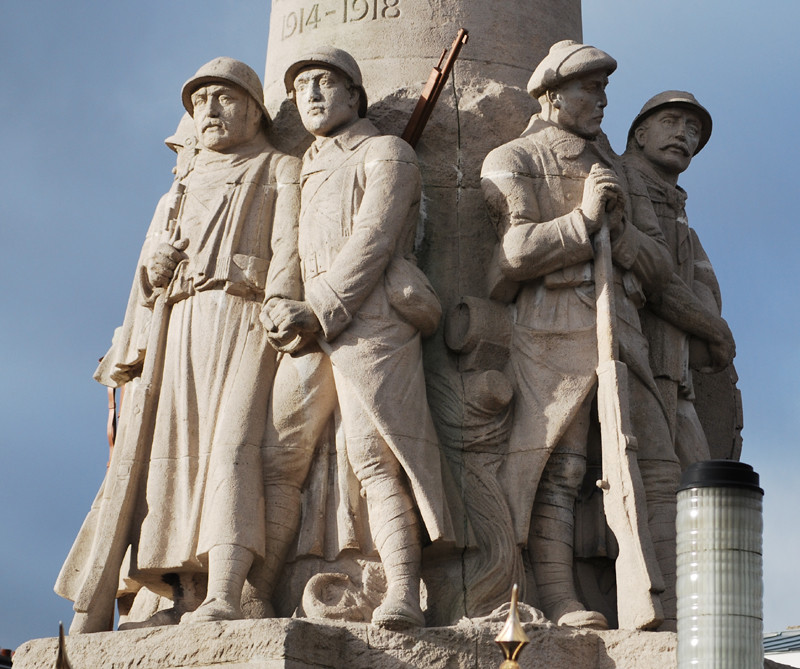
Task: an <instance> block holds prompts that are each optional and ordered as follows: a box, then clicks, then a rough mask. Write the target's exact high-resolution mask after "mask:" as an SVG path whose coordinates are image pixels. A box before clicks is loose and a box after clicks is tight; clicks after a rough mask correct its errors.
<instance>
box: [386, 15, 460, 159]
mask: <svg viewBox="0 0 800 669" xmlns="http://www.w3.org/2000/svg"><path fill="white" fill-rule="evenodd" d="M468 39H469V33H468V32H467V31H466V30H465V29H464V28H461V29H460V30H459V31H458V35H457V36H456V38H455V40H453V44H452V46H451V47H450V52H449V53H448V52H447V49H442V55H441V57H440V58H439V62H438V64H437V65H436V67H434V68H433V70H432V71H431V74H430V76H429V77H428V82H427V83H426V84H425V88H423V89H422V94H421V95H420V96H419V100H417V106H416V107H414V111H413V113H412V114H411V118H410V119H409V120H408V124H407V125H406V129H405V130H403V134H402V135H401V137H402V138H403V139H404V140H406V141H407V142H408V143H409V144H411V146H416V145H417V142H418V141H419V138H420V135H422V131H423V130H424V129H425V125H426V124H427V123H428V119H429V118H430V116H431V113H432V112H433V108H434V107H435V106H436V101H437V100H438V99H439V95H440V94H441V92H442V89H443V88H444V86H445V84H446V83H447V79H448V77H449V76H450V72H451V71H452V69H453V64H454V63H455V61H456V58H458V54H459V52H460V51H461V47H462V46H464V45H465V44H466V43H467V40H468Z"/></svg>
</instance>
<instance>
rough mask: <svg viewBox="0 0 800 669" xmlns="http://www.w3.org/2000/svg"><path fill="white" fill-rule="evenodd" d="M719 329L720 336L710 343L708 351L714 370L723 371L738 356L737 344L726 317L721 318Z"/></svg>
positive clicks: (718, 324)
mask: <svg viewBox="0 0 800 669" xmlns="http://www.w3.org/2000/svg"><path fill="white" fill-rule="evenodd" d="M717 330H718V331H719V336H718V337H717V338H716V339H715V340H713V341H710V342H709V343H708V351H709V353H710V355H711V365H712V368H713V369H714V371H722V370H723V369H725V368H726V367H727V366H728V365H730V364H731V363H732V362H733V358H734V357H735V356H736V344H735V342H734V341H733V333H732V332H731V330H730V328H729V327H728V324H727V323H726V322H725V319H724V318H720V319H719V323H717Z"/></svg>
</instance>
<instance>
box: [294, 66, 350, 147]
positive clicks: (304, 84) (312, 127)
mask: <svg viewBox="0 0 800 669" xmlns="http://www.w3.org/2000/svg"><path fill="white" fill-rule="evenodd" d="M348 83H349V82H348V80H347V78H346V77H345V76H344V75H342V74H340V73H339V72H337V71H336V70H328V69H324V68H320V67H312V68H308V69H305V70H302V71H301V72H300V74H298V75H297V76H296V77H295V79H294V92H295V101H296V102H297V110H298V111H299V112H300V119H301V120H302V121H303V125H304V126H305V128H306V130H308V131H309V132H310V133H311V134H312V135H315V136H317V137H328V136H329V135H331V134H333V133H334V132H336V131H337V130H339V129H340V128H343V127H344V126H346V125H348V124H350V123H351V122H353V121H355V120H356V119H357V118H358V91H357V90H355V88H353V87H350V86H348Z"/></svg>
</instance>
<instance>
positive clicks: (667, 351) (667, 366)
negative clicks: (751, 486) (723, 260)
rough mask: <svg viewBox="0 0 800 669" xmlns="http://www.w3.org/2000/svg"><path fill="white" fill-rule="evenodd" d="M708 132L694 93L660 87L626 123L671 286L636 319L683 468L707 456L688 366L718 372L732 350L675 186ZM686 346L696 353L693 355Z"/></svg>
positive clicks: (633, 165)
mask: <svg viewBox="0 0 800 669" xmlns="http://www.w3.org/2000/svg"><path fill="white" fill-rule="evenodd" d="M710 136H711V115H710V114H709V113H708V111H707V110H706V108H705V107H703V106H702V105H701V104H700V103H699V102H698V101H697V99H696V98H695V97H694V95H692V94H691V93H687V92H686V91H664V92H663V93H659V94H658V95H655V96H653V97H652V98H650V99H649V100H648V101H647V102H645V104H644V106H643V107H642V109H641V111H640V112H639V113H638V114H637V116H636V118H635V119H634V120H633V123H631V127H630V130H629V131H628V142H627V149H626V151H625V154H624V156H623V158H624V161H625V166H626V169H627V170H628V171H629V172H631V173H632V174H633V175H635V176H636V177H638V179H639V180H640V181H641V183H642V184H643V185H644V187H645V189H646V191H645V193H644V194H645V195H646V197H648V198H649V199H650V200H651V201H652V203H653V207H654V209H655V212H656V214H657V216H658V220H659V223H660V225H661V230H662V231H663V233H664V237H665V239H666V241H667V245H668V247H669V250H670V253H671V255H672V261H673V265H674V271H673V274H672V278H671V280H670V283H669V284H668V286H667V287H666V288H665V289H664V290H663V291H662V292H661V293H660V294H659V295H656V296H654V299H651V300H650V301H649V302H648V303H647V305H646V308H645V309H643V310H642V312H641V314H640V316H641V319H642V328H643V331H644V333H645V335H646V336H647V339H648V342H649V344H650V365H651V367H652V369H653V375H654V376H655V381H656V384H657V385H658V389H659V391H660V392H661V396H662V398H663V400H664V403H665V405H666V407H667V412H668V414H667V415H668V417H669V419H670V428H671V431H672V435H673V439H674V441H675V448H676V452H677V454H678V456H679V457H680V459H681V465H682V466H683V467H684V468H685V467H688V466H689V465H690V464H692V463H693V462H698V461H701V460H708V459H709V458H710V457H711V455H710V451H709V444H708V440H707V438H706V435H705V433H704V432H703V428H702V426H701V425H700V420H699V419H698V416H697V411H696V410H695V405H694V387H693V380H692V369H691V367H692V366H695V368H700V369H704V370H705V371H719V370H722V369H724V368H726V367H727V366H728V365H730V364H731V362H732V360H733V357H734V355H735V352H736V349H735V345H734V341H733V335H732V334H731V331H730V329H729V328H728V324H727V323H726V322H725V320H724V319H723V318H722V317H721V316H720V308H721V299H720V290H719V284H718V282H717V279H716V276H715V275H714V269H713V267H712V266H711V262H710V261H709V259H708V256H707V255H706V253H705V251H704V250H703V247H702V245H701V244H700V239H699V238H698V236H697V233H696V231H695V230H694V229H693V228H691V227H689V222H688V218H687V216H686V207H685V205H686V191H684V190H683V188H681V187H680V186H679V185H678V178H679V176H680V175H681V174H682V173H683V172H684V171H685V170H686V169H687V168H688V167H689V164H690V163H691V161H692V158H693V157H694V156H696V155H697V154H698V153H699V152H700V151H701V150H702V149H703V147H704V146H705V145H706V143H707V142H708V140H709V137H710ZM690 344H691V345H690ZM690 349H694V350H695V351H699V352H700V355H699V356H696V357H695V356H690Z"/></svg>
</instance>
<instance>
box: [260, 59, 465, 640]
mask: <svg viewBox="0 0 800 669" xmlns="http://www.w3.org/2000/svg"><path fill="white" fill-rule="evenodd" d="M285 83H286V89H287V93H288V94H289V96H290V97H292V98H293V99H294V101H295V102H296V104H297V107H298V110H299V112H300V117H301V119H302V121H303V124H304V126H305V128H306V129H307V130H308V131H309V132H310V133H311V134H312V135H314V138H315V141H314V143H313V144H312V145H311V147H310V148H309V149H308V151H307V152H306V154H305V156H304V157H303V168H302V174H301V184H302V193H301V213H300V220H299V226H298V229H299V242H298V249H299V261H300V264H301V267H302V291H303V299H302V300H297V299H287V297H286V296H285V295H280V294H276V293H272V292H271V293H270V294H269V295H268V296H267V305H266V308H265V310H264V322H265V325H267V327H268V328H269V329H270V336H271V337H272V339H273V340H274V341H275V342H276V345H277V346H284V345H291V343H292V342H294V341H297V340H298V338H299V339H300V340H304V342H305V343H304V346H302V348H298V349H296V352H295V355H293V356H286V357H284V358H283V359H282V361H281V364H280V367H279V370H278V379H277V380H276V383H275V390H274V392H273V399H272V406H271V414H270V416H271V419H270V424H271V425H272V426H274V434H273V435H272V440H271V441H270V440H268V443H267V449H266V450H265V455H264V460H265V462H267V463H269V464H268V466H267V467H266V468H265V475H266V477H267V493H266V500H267V516H268V523H267V551H268V553H270V554H271V560H272V567H271V568H270V569H268V570H267V573H266V578H265V580H264V582H263V587H262V590H261V594H262V597H264V598H265V599H267V600H268V599H269V598H270V597H271V595H272V592H273V589H274V586H275V579H276V577H277V574H278V573H279V568H280V565H281V564H282V561H283V559H284V558H285V555H286V552H287V549H288V547H289V545H290V543H291V541H292V540H293V538H294V534H295V533H296V531H297V528H298V524H299V522H300V518H299V513H300V488H301V486H302V485H303V482H304V480H305V477H306V476H307V474H308V471H309V466H310V462H311V457H312V455H313V446H314V444H315V443H316V441H317V439H318V438H319V436H320V434H321V433H322V430H323V429H324V427H325V426H326V425H327V424H328V421H329V420H330V419H331V418H332V417H333V416H334V414H335V413H336V414H337V415H339V416H340V417H341V419H340V420H341V429H342V432H343V435H344V442H345V444H344V449H345V451H346V458H347V461H348V464H349V467H350V468H352V471H353V473H354V474H355V477H356V479H357V480H358V483H359V485H360V487H361V489H362V491H363V493H364V495H365V497H366V506H367V509H368V516H369V530H370V531H371V532H370V533H371V535H372V541H373V542H374V545H375V548H376V549H377V552H378V555H379V556H380V558H381V562H382V564H383V568H384V571H385V574H386V580H387V593H386V596H385V597H384V600H383V602H382V603H381V604H380V605H379V606H378V607H377V608H376V609H375V610H374V612H373V614H372V622H373V624H377V625H381V626H384V627H389V628H402V627H409V626H417V625H423V624H424V618H423V614H422V611H421V608H420V561H421V548H422V536H423V531H424V532H425V533H426V534H427V536H428V537H429V538H430V539H431V540H434V541H435V540H442V539H451V538H452V536H453V528H452V522H451V518H450V515H449V511H448V507H447V506H446V504H445V501H444V497H443V494H442V487H443V485H442V471H441V464H440V454H439V449H438V440H437V437H436V432H435V429H434V426H433V421H432V418H431V414H430V410H429V408H428V404H427V399H426V391H425V382H424V375H423V370H422V351H421V343H420V330H426V331H428V332H430V330H431V326H432V327H433V328H434V329H435V327H436V322H437V320H438V314H439V313H440V311H437V309H438V310H440V307H439V304H438V300H436V298H435V296H434V295H433V293H432V291H430V290H429V291H428V292H427V293H426V294H428V295H430V296H431V297H432V301H431V302H430V303H429V304H428V305H423V306H422V307H421V308H418V307H419V305H418V304H417V306H416V307H415V308H408V307H409V304H407V303H405V302H404V300H406V299H408V298H412V297H414V296H412V293H414V291H415V290H416V288H424V284H425V279H424V275H422V274H421V273H420V272H419V270H418V269H417V268H416V264H415V261H414V258H413V255H412V251H413V244H414V237H415V234H416V227H417V221H418V216H419V202H420V191H421V181H420V174H419V169H418V167H417V161H416V156H415V155H414V151H413V150H412V149H411V147H410V146H409V145H408V144H406V143H405V142H404V141H403V140H401V139H399V138H397V137H393V136H385V135H381V134H380V133H379V131H378V130H377V129H376V128H375V126H374V125H373V124H372V123H371V122H370V121H369V120H367V119H366V118H365V115H366V111H367V96H366V93H365V91H364V88H363V85H362V79H361V71H360V69H359V67H358V64H357V63H356V61H355V60H354V59H353V58H352V56H350V54H348V53H346V52H344V51H342V50H340V49H336V48H333V47H320V48H318V49H316V50H315V51H313V52H312V53H309V54H307V55H305V56H303V57H302V58H299V59H298V60H297V61H296V62H294V63H293V64H292V65H291V66H290V67H289V68H288V69H287V72H286V77H285ZM393 285H395V286H396V287H399V288H400V289H399V290H397V289H393V288H392V286H393ZM404 288H408V292H407V291H405V290H404ZM411 301H412V302H413V301H414V299H412V300H411ZM270 518H272V519H273V520H272V521H270V520H269V519H270ZM420 521H421V522H420ZM362 548H364V547H363V546H362ZM268 557H269V556H268Z"/></svg>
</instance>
